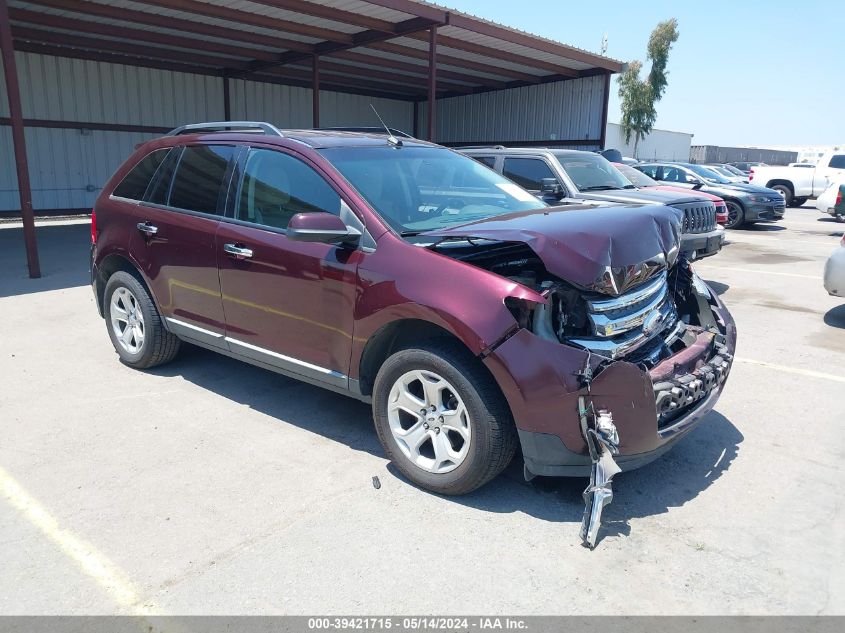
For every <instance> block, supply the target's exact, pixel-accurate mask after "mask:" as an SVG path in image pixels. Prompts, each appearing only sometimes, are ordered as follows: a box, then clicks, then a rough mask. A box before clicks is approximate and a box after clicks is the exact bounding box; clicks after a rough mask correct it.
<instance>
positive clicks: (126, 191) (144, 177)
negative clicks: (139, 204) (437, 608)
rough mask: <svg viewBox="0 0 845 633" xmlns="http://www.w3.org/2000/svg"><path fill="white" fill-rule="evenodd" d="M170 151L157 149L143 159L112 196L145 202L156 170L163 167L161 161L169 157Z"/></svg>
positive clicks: (125, 177)
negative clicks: (145, 194) (145, 195)
mask: <svg viewBox="0 0 845 633" xmlns="http://www.w3.org/2000/svg"><path fill="white" fill-rule="evenodd" d="M169 151H170V149H169V148H168V149H157V150H156V151H154V152H151V153H150V154H147V155H146V156H145V157H144V158H142V159H141V162H140V163H138V164H137V165H135V166H134V167H133V168H132V169H131V170H129V173H128V174H126V176H124V178H123V180H121V181H120V184H119V185H118V186H117V187H115V188H114V193H113V194H112V195H115V196H120V197H121V198H129V199H130V200H143V199H144V193H145V192H146V191H147V187H148V186H149V184H150V181H151V180H152V179H153V176H155V173H156V169H158V166H159V165H161V161H163V160H164V157H165V156H167V152H169Z"/></svg>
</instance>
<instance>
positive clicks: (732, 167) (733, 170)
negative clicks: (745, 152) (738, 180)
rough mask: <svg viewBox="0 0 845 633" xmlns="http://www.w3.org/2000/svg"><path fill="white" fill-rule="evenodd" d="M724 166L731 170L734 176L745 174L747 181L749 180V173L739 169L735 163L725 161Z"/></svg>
mask: <svg viewBox="0 0 845 633" xmlns="http://www.w3.org/2000/svg"><path fill="white" fill-rule="evenodd" d="M722 167H724V168H725V169H727V170H728V171H729V172H731V173H732V174H733V175H734V176H743V177H744V178H745V179H746V181H747V180H748V174H746V173H745V172H744V171H742V170H741V169H737V168H736V167H734V166H733V165H731V164H730V163H723V164H722Z"/></svg>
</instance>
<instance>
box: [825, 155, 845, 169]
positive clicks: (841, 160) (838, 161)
mask: <svg viewBox="0 0 845 633" xmlns="http://www.w3.org/2000/svg"><path fill="white" fill-rule="evenodd" d="M828 167H833V169H845V154H835V155H833V156H831V157H830V163H829V164H828Z"/></svg>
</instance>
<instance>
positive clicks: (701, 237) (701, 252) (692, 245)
mask: <svg viewBox="0 0 845 633" xmlns="http://www.w3.org/2000/svg"><path fill="white" fill-rule="evenodd" d="M724 243H725V229H723V228H715V229H713V230H712V231H708V232H706V233H684V234H683V235H681V252H682V253H684V254H685V255H686V256H687V257H688V258H689V259H690V260H691V261H692V260H696V259H701V258H702V257H710V256H711V255H715V254H716V253H718V252H719V251H720V250H722V246H723V245H724Z"/></svg>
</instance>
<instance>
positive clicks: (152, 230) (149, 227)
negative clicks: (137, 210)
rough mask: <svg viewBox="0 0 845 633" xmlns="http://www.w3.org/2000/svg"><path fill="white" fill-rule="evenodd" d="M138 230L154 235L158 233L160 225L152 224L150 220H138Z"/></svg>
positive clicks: (148, 235)
mask: <svg viewBox="0 0 845 633" xmlns="http://www.w3.org/2000/svg"><path fill="white" fill-rule="evenodd" d="M138 230H139V231H141V233H143V234H144V235H146V236H147V237H152V236H153V235H155V234H156V233H158V227H157V226H155V225H154V224H150V223H149V222H138Z"/></svg>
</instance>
